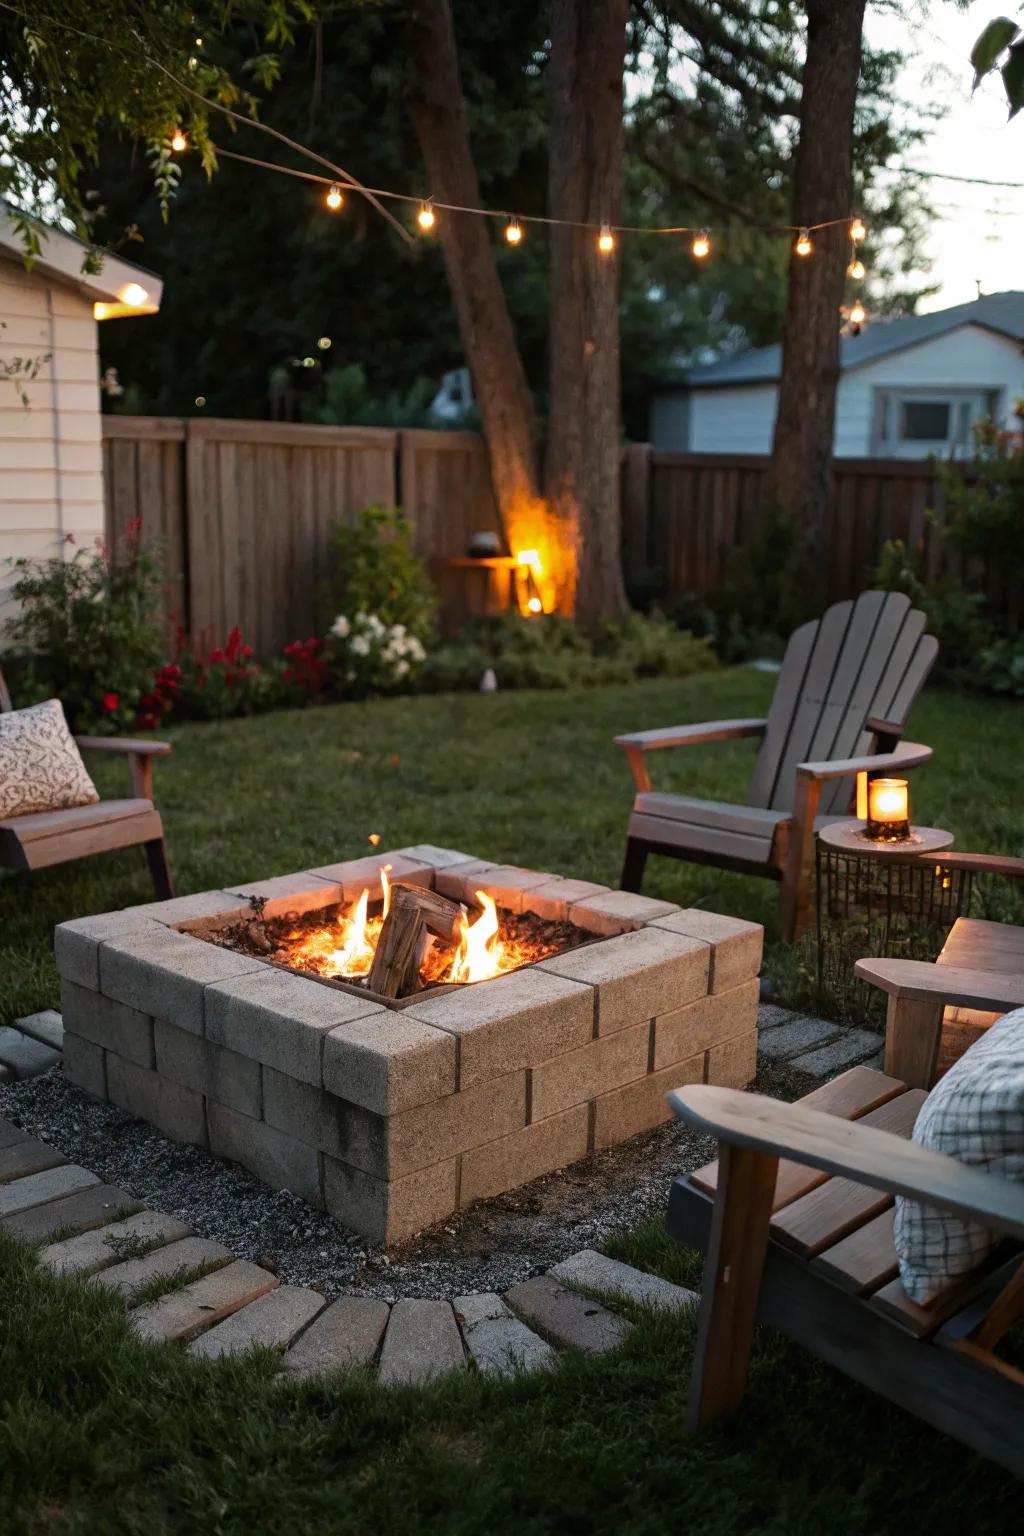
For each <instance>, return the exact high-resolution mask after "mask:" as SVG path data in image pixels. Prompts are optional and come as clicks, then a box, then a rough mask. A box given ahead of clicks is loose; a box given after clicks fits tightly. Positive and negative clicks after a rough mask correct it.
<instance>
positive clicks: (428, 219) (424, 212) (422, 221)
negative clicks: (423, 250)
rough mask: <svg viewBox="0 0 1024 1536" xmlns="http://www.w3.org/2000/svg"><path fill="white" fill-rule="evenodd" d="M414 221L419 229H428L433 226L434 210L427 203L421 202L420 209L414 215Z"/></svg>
mask: <svg viewBox="0 0 1024 1536" xmlns="http://www.w3.org/2000/svg"><path fill="white" fill-rule="evenodd" d="M416 222H417V224H418V225H419V227H420V229H422V230H428V229H433V227H434V222H435V221H434V210H433V208H431V206H430V204H429V203H421V204H420V211H419V213H418V214H417V215H416Z"/></svg>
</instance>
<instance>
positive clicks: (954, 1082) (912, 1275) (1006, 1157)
mask: <svg viewBox="0 0 1024 1536" xmlns="http://www.w3.org/2000/svg"><path fill="white" fill-rule="evenodd" d="M913 1139H914V1140H915V1141H916V1142H917V1143H918V1144H919V1145H920V1146H922V1147H931V1148H932V1149H933V1150H934V1151H936V1152H945V1153H947V1154H948V1156H950V1157H955V1158H956V1159H957V1161H958V1162H961V1163H966V1164H968V1165H969V1166H970V1167H972V1168H978V1169H980V1170H981V1171H982V1172H984V1173H991V1174H993V1175H994V1176H996V1177H998V1178H1001V1179H1018V1180H1021V1181H1024V1008H1017V1009H1015V1010H1014V1011H1013V1013H1006V1014H1004V1015H1003V1017H1002V1018H1001V1019H997V1020H996V1022H995V1023H994V1024H993V1025H992V1026H991V1028H990V1029H987V1030H986V1031H985V1033H984V1034H983V1035H982V1037H981V1039H980V1040H977V1041H976V1042H975V1043H974V1045H972V1046H971V1047H970V1049H969V1050H967V1051H965V1052H964V1054H963V1055H962V1056H961V1058H960V1060H959V1061H958V1062H957V1063H956V1064H955V1065H954V1066H953V1067H951V1068H950V1070H949V1071H948V1072H947V1073H946V1075H945V1077H942V1078H940V1079H939V1081H938V1082H937V1083H936V1085H935V1087H934V1088H933V1089H932V1091H931V1093H930V1094H929V1095H928V1097H927V1099H926V1100H925V1102H924V1104H923V1105H922V1106H921V1113H920V1114H919V1115H918V1117H917V1124H916V1125H915V1126H914V1138H913ZM895 1238H896V1256H897V1258H898V1259H899V1263H900V1279H901V1280H902V1282H903V1289H904V1290H905V1291H906V1293H907V1295H908V1296H909V1297H910V1299H911V1301H916V1302H918V1303H920V1304H922V1305H924V1304H926V1303H927V1302H929V1301H931V1300H933V1298H934V1297H935V1296H937V1295H938V1293H939V1292H940V1291H941V1290H943V1289H944V1288H945V1286H946V1285H948V1284H949V1282H950V1281H951V1280H955V1279H956V1278H957V1277H958V1276H960V1275H966V1274H968V1273H969V1272H970V1271H971V1270H972V1269H975V1268H976V1267H977V1266H978V1265H979V1264H980V1263H981V1262H982V1260H983V1259H985V1258H987V1257H988V1255H989V1254H990V1253H992V1252H994V1250H995V1249H996V1248H998V1246H999V1244H1000V1242H1001V1241H1002V1238H1001V1236H1000V1234H999V1233H998V1232H992V1231H990V1230H988V1229H987V1228H986V1227H982V1226H978V1225H977V1224H976V1223H974V1222H969V1221H965V1220H964V1219H963V1218H962V1217H960V1216H954V1215H952V1214H951V1213H950V1212H947V1211H937V1210H935V1209H934V1208H933V1207H931V1206H926V1205H919V1204H918V1203H917V1201H916V1200H905V1199H902V1198H897V1200H896V1223H895Z"/></svg>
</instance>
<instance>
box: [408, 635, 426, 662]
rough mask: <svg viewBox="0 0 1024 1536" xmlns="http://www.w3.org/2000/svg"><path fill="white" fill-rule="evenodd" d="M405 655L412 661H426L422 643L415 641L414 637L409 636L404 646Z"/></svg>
mask: <svg viewBox="0 0 1024 1536" xmlns="http://www.w3.org/2000/svg"><path fill="white" fill-rule="evenodd" d="M406 653H407V654H408V655H409V656H411V657H412V659H413V661H426V659H427V653H426V650H425V648H424V646H423V642H422V641H420V640H417V639H416V636H415V635H410V637H409V640H408V642H407V644H406Z"/></svg>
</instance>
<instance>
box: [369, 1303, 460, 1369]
mask: <svg viewBox="0 0 1024 1536" xmlns="http://www.w3.org/2000/svg"><path fill="white" fill-rule="evenodd" d="M465 1364H466V1357H465V1354H464V1352H463V1348H462V1337H461V1335H460V1333H459V1328H458V1324H457V1323H456V1321H455V1313H454V1312H453V1311H452V1309H451V1306H450V1304H449V1303H448V1302H447V1301H420V1300H411V1299H407V1300H403V1301H396V1302H395V1304H394V1306H393V1307H392V1308H391V1318H390V1321H389V1322H388V1331H387V1333H386V1334H385V1335H384V1347H383V1349H382V1350H381V1356H380V1379H381V1381H382V1382H383V1383H384V1384H385V1385H387V1386H399V1385H408V1384H413V1383H422V1382H425V1381H433V1380H435V1379H436V1378H437V1377H438V1376H446V1375H447V1374H448V1373H449V1371H459V1370H463V1369H464V1368H465Z"/></svg>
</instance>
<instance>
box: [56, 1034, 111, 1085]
mask: <svg viewBox="0 0 1024 1536" xmlns="http://www.w3.org/2000/svg"><path fill="white" fill-rule="evenodd" d="M64 1076H65V1077H66V1078H67V1080H68V1082H69V1083H74V1084H75V1085H76V1087H78V1088H84V1089H85V1091H86V1093H91V1094H92V1096H93V1098H94V1099H105V1098H106V1096H107V1068H106V1058H105V1055H104V1051H103V1047H102V1046H101V1045H96V1044H95V1043H94V1042H93V1041H92V1040H85V1039H83V1037H82V1036H81V1035H73V1034H71V1033H70V1031H69V1032H68V1033H67V1034H66V1035H65V1036H64Z"/></svg>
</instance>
